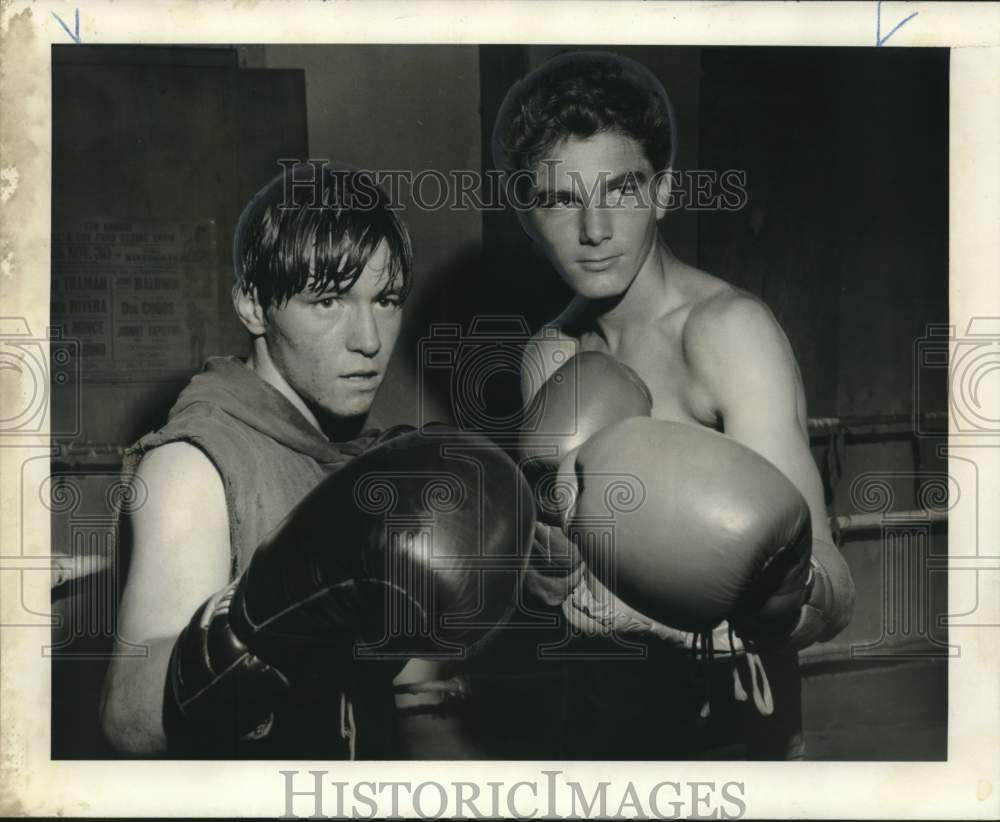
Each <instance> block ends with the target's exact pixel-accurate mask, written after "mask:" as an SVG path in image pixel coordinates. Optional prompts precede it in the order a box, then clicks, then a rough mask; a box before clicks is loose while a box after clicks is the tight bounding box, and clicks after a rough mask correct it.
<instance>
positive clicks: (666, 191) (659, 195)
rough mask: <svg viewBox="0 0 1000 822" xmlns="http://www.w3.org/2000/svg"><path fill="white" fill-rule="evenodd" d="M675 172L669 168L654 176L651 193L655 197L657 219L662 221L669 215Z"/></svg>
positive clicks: (654, 204) (654, 206)
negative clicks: (664, 216) (668, 209)
mask: <svg viewBox="0 0 1000 822" xmlns="http://www.w3.org/2000/svg"><path fill="white" fill-rule="evenodd" d="M673 178H674V170H673V168H671V167H670V166H667V167H666V168H665V169H663V171H660V172H658V173H657V174H656V175H654V176H653V185H652V186H651V193H652V195H653V208H655V209H656V219H657V220H662V219H663V215H664V214H666V213H667V206H668V205H669V204H670V191H671V186H672V184H673Z"/></svg>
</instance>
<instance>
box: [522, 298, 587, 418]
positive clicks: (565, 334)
mask: <svg viewBox="0 0 1000 822" xmlns="http://www.w3.org/2000/svg"><path fill="white" fill-rule="evenodd" d="M582 313H583V308H582V306H581V305H579V304H578V301H577V300H573V301H571V302H570V304H569V305H568V306H567V307H566V308H565V309H564V310H563V311H562V313H560V314H559V316H558V317H556V318H555V319H553V320H550V321H549V322H547V323H546V324H545V325H543V326H542V327H541V328H540V329H538V331H536V332H535V333H534V334H532V335H531V337H530V338H529V339H528V340H527V342H526V344H525V346H524V352H523V354H522V356H521V397H522V399H523V400H524V402H527V401H528V400H530V399H531V398H532V397H533V396H534V395H535V393H536V392H537V391H538V389H539V388H541V387H542V385H543V384H544V383H545V381H546V380H547V379H548V378H549V377H551V376H552V374H553V373H554V372H555V371H557V370H558V369H559V368H560V367H561V366H562V365H563V364H564V363H566V362H568V361H569V360H570V359H572V358H573V357H575V356H576V354H577V352H578V350H579V344H580V342H579V336H578V332H577V331H576V326H577V325H578V323H579V321H580V317H581V315H582Z"/></svg>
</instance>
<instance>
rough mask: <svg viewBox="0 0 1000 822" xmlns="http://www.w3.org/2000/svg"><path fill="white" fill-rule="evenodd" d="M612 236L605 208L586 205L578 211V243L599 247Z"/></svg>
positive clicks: (609, 219)
mask: <svg viewBox="0 0 1000 822" xmlns="http://www.w3.org/2000/svg"><path fill="white" fill-rule="evenodd" d="M613 234H614V231H613V229H612V227H611V213H610V211H609V210H608V208H607V207H603V208H602V207H601V206H599V205H587V206H584V207H583V208H581V209H580V242H581V243H582V244H583V245H600V244H601V243H603V242H604V241H605V240H610V239H611V237H612V235H613Z"/></svg>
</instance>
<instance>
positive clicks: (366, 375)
mask: <svg viewBox="0 0 1000 822" xmlns="http://www.w3.org/2000/svg"><path fill="white" fill-rule="evenodd" d="M378 376H379V372H378V371H350V372H348V373H347V374H341V375H340V378H341V379H343V380H349V381H350V382H356V383H369V382H374V381H375V380H377V379H378Z"/></svg>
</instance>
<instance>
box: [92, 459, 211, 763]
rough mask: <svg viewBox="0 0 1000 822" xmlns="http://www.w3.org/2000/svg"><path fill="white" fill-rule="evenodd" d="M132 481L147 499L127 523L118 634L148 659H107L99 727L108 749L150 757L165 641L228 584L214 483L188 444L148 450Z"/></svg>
mask: <svg viewBox="0 0 1000 822" xmlns="http://www.w3.org/2000/svg"><path fill="white" fill-rule="evenodd" d="M137 476H138V477H139V479H140V480H142V481H143V482H144V483H145V484H146V486H147V488H148V497H147V501H146V503H145V505H144V506H143V507H142V508H141V509H139V510H137V511H135V512H133V513H132V514H131V516H130V520H129V522H128V526H129V530H130V531H131V537H132V560H131V565H130V568H129V574H128V579H127V581H126V583H125V591H124V594H123V596H122V602H121V607H120V610H119V618H118V636H119V637H120V638H121V639H122V640H125V641H128V642H133V643H142V644H144V645H146V646H147V647H148V649H149V654H148V656H147V657H145V658H141V657H128V656H116V657H114V658H113V659H112V661H111V666H110V668H109V670H108V675H107V678H106V680H105V685H104V695H103V700H102V705H101V723H102V726H103V728H104V732H105V734H106V736H107V737H108V740H109V741H110V742H111V744H112V745H113V746H114V747H115V748H116V749H118V750H120V751H122V752H125V753H131V754H136V755H150V754H158V753H163V752H164V751H165V750H166V737H165V735H164V732H163V723H162V710H163V691H164V683H165V681H166V674H167V664H168V662H169V659H170V652H171V650H172V648H173V644H174V642H175V640H176V639H177V636H178V634H179V633H180V632H181V629H182V628H184V626H185V625H187V623H188V621H189V620H190V619H191V616H192V614H193V613H194V612H195V610H196V609H197V608H198V606H200V605H201V604H202V603H203V602H204V601H205V600H206V599H208V597H209V596H211V595H212V594H213V593H215V592H216V591H218V590H219V589H220V588H223V587H224V586H225V585H226V583H227V582H228V581H229V567H230V545H229V520H228V512H227V508H226V498H225V492H224V490H223V487H222V479H221V478H220V476H219V473H218V471H217V470H216V469H215V466H214V465H213V464H212V463H211V461H210V460H209V459H208V457H206V456H205V455H204V454H203V453H202V452H201V451H200V450H199V449H197V448H196V447H194V446H193V445H189V444H187V443H171V444H168V445H164V446H161V447H159V448H157V449H155V450H153V451H151V452H150V453H149V454H147V455H146V456H145V457H144V458H143V460H142V462H141V463H140V465H139V469H138V471H137Z"/></svg>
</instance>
